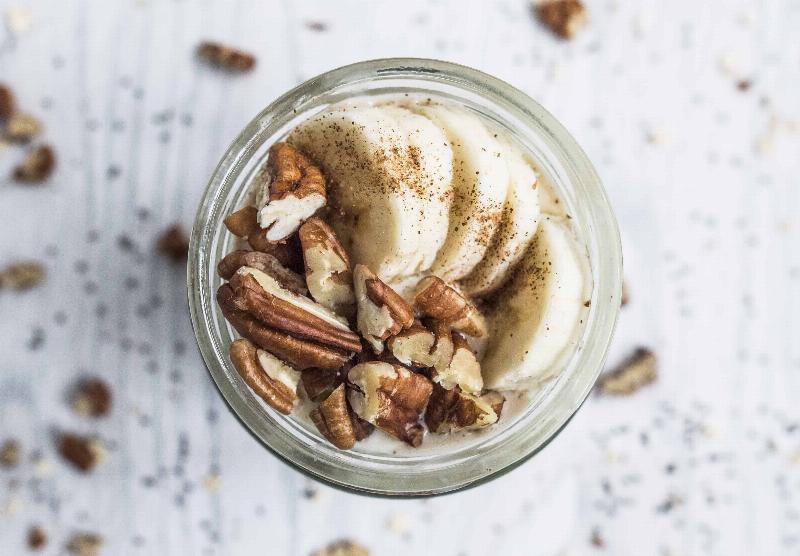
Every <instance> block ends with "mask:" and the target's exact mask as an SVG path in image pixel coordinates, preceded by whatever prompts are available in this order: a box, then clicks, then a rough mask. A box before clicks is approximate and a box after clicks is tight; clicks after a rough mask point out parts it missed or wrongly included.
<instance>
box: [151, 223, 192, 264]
mask: <svg viewBox="0 0 800 556" xmlns="http://www.w3.org/2000/svg"><path fill="white" fill-rule="evenodd" d="M157 246H158V251H159V252H160V253H161V254H162V255H164V256H166V257H169V258H170V259H172V260H173V261H175V262H180V261H184V260H186V257H187V256H188V255H189V237H188V236H187V235H186V232H184V231H183V228H182V227H181V225H180V224H173V225H172V226H170V227H169V228H167V229H166V230H164V232H163V233H162V234H161V236H160V237H159V238H158V244H157Z"/></svg>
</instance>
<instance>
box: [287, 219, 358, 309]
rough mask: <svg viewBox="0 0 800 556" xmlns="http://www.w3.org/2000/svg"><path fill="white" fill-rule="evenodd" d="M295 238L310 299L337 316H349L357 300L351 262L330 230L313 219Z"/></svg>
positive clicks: (305, 224)
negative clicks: (299, 246) (298, 238)
mask: <svg viewBox="0 0 800 556" xmlns="http://www.w3.org/2000/svg"><path fill="white" fill-rule="evenodd" d="M298 236H299V237H300V245H301V247H302V250H303V262H304V264H305V270H306V283H307V284H308V291H309V292H310V293H311V297H313V298H314V300H316V302H317V303H319V304H320V305H322V306H324V307H327V308H328V309H330V310H331V311H333V312H335V313H336V314H339V315H344V316H346V317H348V318H350V317H352V315H353V314H354V313H355V303H356V298H355V293H354V292H353V273H352V271H351V269H350V259H349V258H348V257H347V253H346V252H345V250H344V247H342V244H341V243H340V242H339V239H338V238H337V237H336V234H335V233H334V231H333V229H332V228H331V227H330V226H328V224H326V223H325V222H324V221H323V220H322V219H320V218H317V217H316V216H312V217H311V218H309V219H308V220H306V221H305V222H304V223H303V225H302V226H300V229H299V231H298Z"/></svg>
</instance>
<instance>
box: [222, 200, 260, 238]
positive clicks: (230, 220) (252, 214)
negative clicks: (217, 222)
mask: <svg viewBox="0 0 800 556" xmlns="http://www.w3.org/2000/svg"><path fill="white" fill-rule="evenodd" d="M222 222H223V224H225V227H226V228H228V231H229V232H230V233H232V234H233V235H235V236H236V237H240V238H242V239H247V238H248V237H250V236H252V235H256V234H257V233H258V232H260V231H261V226H259V225H258V209H257V208H256V207H253V206H247V207H243V208H240V209H239V210H237V211H236V212H232V213H230V214H229V215H228V216H226V217H225V219H224V220H223V221H222Z"/></svg>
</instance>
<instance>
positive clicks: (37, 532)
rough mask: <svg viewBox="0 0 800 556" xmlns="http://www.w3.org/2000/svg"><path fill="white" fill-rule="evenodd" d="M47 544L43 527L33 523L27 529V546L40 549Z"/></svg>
mask: <svg viewBox="0 0 800 556" xmlns="http://www.w3.org/2000/svg"><path fill="white" fill-rule="evenodd" d="M46 544H47V534H46V533H45V532H44V529H42V528H41V527H39V526H38V525H34V526H33V527H31V528H30V529H28V548H30V549H31V550H41V549H42V548H44V547H45V545H46Z"/></svg>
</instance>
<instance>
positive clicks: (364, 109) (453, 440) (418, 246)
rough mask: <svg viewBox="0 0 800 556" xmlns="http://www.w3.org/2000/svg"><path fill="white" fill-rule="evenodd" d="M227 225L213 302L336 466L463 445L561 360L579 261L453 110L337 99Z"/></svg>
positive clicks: (553, 210)
mask: <svg viewBox="0 0 800 556" xmlns="http://www.w3.org/2000/svg"><path fill="white" fill-rule="evenodd" d="M247 187H248V188H249V189H250V192H251V195H250V196H249V197H248V199H249V204H247V205H245V206H241V207H238V209H237V210H236V211H235V212H233V213H231V214H230V215H228V217H227V218H226V219H225V225H226V226H227V228H228V230H229V231H230V232H231V233H232V234H234V235H235V236H237V237H238V238H240V239H241V242H240V243H241V245H239V248H238V249H236V250H234V251H233V252H231V253H229V254H227V255H226V256H225V257H224V258H222V259H221V260H220V261H219V265H218V271H219V275H220V276H221V277H222V278H223V279H224V280H225V282H224V283H223V284H222V285H221V286H220V287H219V289H218V290H217V293H216V295H217V302H218V304H219V307H220V308H221V310H222V312H223V314H224V316H225V318H226V319H227V320H228V322H229V323H230V324H231V326H232V327H233V328H234V329H235V330H236V331H237V333H238V334H239V336H240V338H238V339H236V340H235V341H234V342H233V343H232V344H231V346H230V359H231V361H232V362H233V364H234V367H235V368H236V371H237V372H238V374H239V375H240V377H241V378H242V379H243V380H244V381H245V382H246V383H247V385H248V386H249V387H250V388H251V389H252V391H253V392H254V393H255V394H256V395H258V396H259V397H260V398H261V399H262V400H263V401H264V403H265V404H267V405H269V406H270V407H271V408H273V409H274V410H276V411H279V412H281V413H283V414H287V415H291V416H292V417H291V418H293V419H297V420H298V421H300V422H302V423H305V424H306V425H307V426H308V427H309V428H313V429H314V430H317V431H318V433H319V434H320V435H321V436H322V437H324V438H325V439H326V440H327V441H328V442H330V443H331V444H332V445H334V446H336V447H337V448H339V449H341V450H351V449H355V450H360V451H364V452H375V453H383V452H390V453H398V452H400V451H403V450H414V451H415V452H419V451H425V450H440V449H442V447H443V446H445V445H447V446H451V445H452V446H453V449H456V448H457V446H456V445H457V444H458V443H463V442H469V441H470V439H472V438H474V437H475V436H476V435H491V434H493V431H496V430H498V429H500V428H502V427H503V425H504V421H505V422H511V421H513V419H514V416H515V414H517V413H519V412H522V411H523V410H524V409H525V407H526V406H527V403H528V401H529V400H530V399H531V393H532V392H535V391H537V389H539V388H541V386H542V385H543V384H545V383H547V381H549V380H551V379H553V378H554V377H556V376H558V374H559V372H561V370H562V369H563V367H564V363H565V361H566V360H567V359H569V357H570V356H571V355H572V354H573V353H574V351H575V349H576V346H577V342H578V338H579V336H580V333H581V330H582V327H583V324H584V320H585V318H586V313H587V311H588V308H589V300H590V297H591V289H592V278H591V273H590V271H589V265H588V259H587V254H586V250H585V247H584V246H583V243H582V242H581V241H580V238H579V237H578V235H577V232H576V230H575V229H574V228H573V226H572V224H571V217H570V215H569V214H568V213H567V211H566V210H565V209H564V208H563V207H564V204H563V203H561V202H560V199H559V196H558V195H557V193H556V191H555V190H554V188H552V187H551V185H550V184H549V183H548V180H547V176H545V175H544V174H543V173H542V172H541V171H540V169H539V167H538V165H537V161H536V160H535V159H533V157H532V156H531V155H530V154H529V153H527V152H526V151H525V149H524V148H523V147H522V146H521V145H519V144H517V143H515V141H514V139H513V137H510V136H509V135H508V134H506V133H505V132H504V130H503V129H502V128H500V127H499V126H494V125H493V123H492V122H491V121H489V120H488V119H485V118H483V117H481V116H480V115H478V114H477V113H475V112H474V111H472V110H470V109H469V108H468V107H467V106H464V105H461V104H459V103H458V102H455V101H453V100H451V99H446V98H437V97H435V96H430V95H425V96H420V95H412V94H397V95H377V96H369V97H356V98H349V99H346V100H343V101H341V102H338V103H336V104H334V105H332V106H329V107H327V108H326V109H324V110H323V111H321V112H318V113H317V114H315V115H313V116H311V117H310V118H308V119H306V120H304V121H302V122H299V123H298V124H297V125H295V126H294V127H293V128H292V129H291V130H290V131H289V132H288V134H286V136H285V137H282V138H281V139H280V140H279V141H278V142H275V143H274V144H273V145H272V146H271V147H270V149H269V155H268V158H267V160H266V163H265V164H264V167H263V168H262V169H261V170H260V171H259V172H257V173H256V174H255V176H254V177H253V179H251V180H250V183H249V184H248V185H247Z"/></svg>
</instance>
